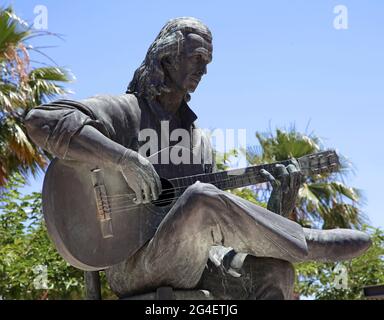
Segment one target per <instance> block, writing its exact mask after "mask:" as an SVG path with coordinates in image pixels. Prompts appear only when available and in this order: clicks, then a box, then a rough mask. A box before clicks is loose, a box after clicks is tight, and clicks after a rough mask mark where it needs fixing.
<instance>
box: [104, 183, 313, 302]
mask: <svg viewBox="0 0 384 320" xmlns="http://www.w3.org/2000/svg"><path fill="white" fill-rule="evenodd" d="M213 245H223V246H227V247H232V248H234V249H235V250H236V251H237V252H245V253H249V254H252V255H255V256H269V257H276V258H281V259H285V260H296V259H298V258H295V256H297V255H300V257H302V256H304V255H305V254H306V243H305V239H304V236H303V232H302V228H301V227H300V226H299V225H298V224H296V223H294V222H291V221H289V220H287V219H285V218H282V217H280V216H278V215H276V214H274V213H272V212H270V211H267V210H265V209H263V208H260V207H259V206H256V205H254V204H251V203H249V202H248V201H246V200H244V199H241V198H238V197H232V195H231V194H229V193H227V192H224V191H221V190H219V189H217V188H216V187H214V186H212V185H209V184H204V183H196V184H194V185H193V186H191V187H189V188H188V189H187V190H186V191H185V192H184V194H183V195H182V196H181V197H180V198H179V199H178V201H177V202H176V203H175V205H174V207H173V208H172V210H171V211H170V212H169V213H168V214H167V216H166V217H165V219H164V220H163V222H162V223H161V225H160V226H159V228H158V230H157V232H156V234H155V235H154V237H153V238H152V239H151V240H150V242H149V243H148V244H146V245H145V246H144V247H142V248H141V249H140V250H139V251H138V252H137V253H136V254H135V255H134V256H133V257H131V258H130V259H128V260H126V261H125V262H123V263H120V264H118V265H116V266H113V267H111V268H110V269H109V270H107V277H108V281H109V283H110V286H111V288H112V290H113V291H115V292H116V293H117V294H120V295H124V294H127V293H134V292H143V291H144V292H145V291H148V290H152V289H155V288H157V287H160V286H172V287H175V288H194V287H195V286H196V284H197V283H198V282H199V280H200V278H201V275H202V273H203V270H204V268H205V266H206V263H207V260H208V255H209V250H210V248H211V246H213Z"/></svg>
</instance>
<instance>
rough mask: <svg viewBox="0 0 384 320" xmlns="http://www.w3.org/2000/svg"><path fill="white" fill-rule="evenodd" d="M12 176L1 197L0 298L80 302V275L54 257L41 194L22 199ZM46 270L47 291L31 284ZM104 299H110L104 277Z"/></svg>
mask: <svg viewBox="0 0 384 320" xmlns="http://www.w3.org/2000/svg"><path fill="white" fill-rule="evenodd" d="M24 183H25V181H24V179H23V177H22V176H20V175H15V176H14V177H13V178H12V179H11V180H10V182H9V183H8V184H7V186H6V188H5V189H4V190H3V191H2V193H1V195H0V296H1V297H2V298H3V299H83V298H84V279H83V272H82V271H80V270H78V269H76V268H74V267H72V266H70V265H69V264H68V263H67V262H65V261H64V260H63V259H62V258H61V257H60V256H59V254H58V253H57V251H56V249H55V248H54V246H53V244H52V242H51V241H50V240H49V238H48V236H47V231H46V227H45V224H44V221H43V219H42V214H41V194H40V193H37V192H34V193H32V194H30V195H22V194H21V193H20V191H19V188H20V187H21V186H23V185H24ZM39 266H46V268H47V287H46V288H43V289H40V288H35V285H34V281H36V280H37V277H38V276H39V274H41V272H39V270H38V268H39ZM103 294H104V298H112V297H114V296H113V294H112V293H111V292H110V291H109V289H108V286H107V284H106V281H105V277H103Z"/></svg>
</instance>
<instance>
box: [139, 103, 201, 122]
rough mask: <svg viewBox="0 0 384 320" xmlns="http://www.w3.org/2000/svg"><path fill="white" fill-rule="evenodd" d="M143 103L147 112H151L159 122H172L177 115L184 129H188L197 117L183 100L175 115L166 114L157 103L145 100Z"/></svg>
mask: <svg viewBox="0 0 384 320" xmlns="http://www.w3.org/2000/svg"><path fill="white" fill-rule="evenodd" d="M145 103H146V105H147V106H148V108H149V110H150V111H151V112H152V114H153V115H154V116H155V117H156V118H158V119H159V120H160V121H161V120H168V121H170V122H171V121H172V119H173V118H174V117H175V116H176V114H177V115H178V117H179V118H180V121H181V125H182V127H183V128H185V129H189V128H190V126H191V125H192V123H193V122H195V121H196V119H197V115H196V114H195V113H194V112H193V111H192V109H191V108H190V107H189V106H188V104H187V103H186V102H185V100H183V101H182V103H181V105H180V108H179V110H178V111H177V112H176V114H173V113H171V112H168V111H167V110H165V109H164V108H163V107H162V105H161V104H160V103H158V102H157V101H151V102H149V101H148V100H147V99H145Z"/></svg>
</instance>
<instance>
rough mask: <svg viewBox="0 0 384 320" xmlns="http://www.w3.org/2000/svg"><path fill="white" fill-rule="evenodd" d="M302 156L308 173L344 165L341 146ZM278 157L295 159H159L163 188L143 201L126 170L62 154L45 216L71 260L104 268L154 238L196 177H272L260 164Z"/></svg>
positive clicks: (47, 188)
mask: <svg viewBox="0 0 384 320" xmlns="http://www.w3.org/2000/svg"><path fill="white" fill-rule="evenodd" d="M162 152H169V150H167V149H163V150H161V151H159V152H158V153H157V154H154V155H152V156H151V157H155V156H156V157H158V156H159V155H160V156H161V153H162ZM151 157H149V158H148V159H149V160H150V161H151ZM297 161H298V164H299V166H300V171H301V173H302V175H304V176H309V175H315V174H322V173H325V172H334V171H337V170H338V168H339V158H338V156H337V154H336V152H335V151H324V152H319V153H315V154H311V155H307V156H304V157H302V158H299V159H297ZM277 163H279V164H283V165H285V166H287V165H289V164H290V163H292V161H291V160H286V161H281V162H276V163H272V164H264V165H256V166H250V167H247V168H244V169H234V170H228V171H221V172H215V173H205V171H204V165H202V164H200V165H199V164H178V165H173V164H171V163H170V164H166V165H161V164H154V167H155V170H156V172H157V173H158V174H159V176H160V178H161V183H162V189H163V192H162V194H161V195H160V197H159V199H157V200H156V201H152V202H151V203H148V204H140V205H137V204H135V203H134V202H133V199H134V197H135V194H134V192H133V190H132V189H131V188H130V187H129V186H128V184H127V182H126V180H125V178H124V176H123V175H122V173H121V172H120V171H118V170H116V169H114V168H112V167H103V168H99V167H95V166H92V165H90V164H87V163H84V162H77V161H70V160H60V159H57V158H56V159H54V160H53V161H52V162H51V164H50V165H49V167H48V170H47V173H46V175H45V179H44V184H43V214H44V219H45V222H46V225H47V229H48V233H49V235H50V237H51V239H52V241H53V242H54V244H55V246H56V249H57V250H58V252H59V254H60V255H61V256H62V257H63V258H64V259H65V260H66V261H67V262H68V263H70V264H71V265H73V266H74V267H76V268H79V269H82V270H86V271H95V270H102V269H105V268H108V267H110V266H112V265H114V264H117V263H119V262H122V261H123V260H124V259H126V258H128V257H130V256H131V255H133V254H134V253H135V252H136V251H137V250H138V249H140V248H141V247H142V246H143V245H144V244H145V243H146V242H147V241H148V240H150V239H151V238H152V237H153V235H154V234H155V232H156V229H157V227H158V226H159V224H160V223H161V221H162V220H163V218H164V217H165V216H166V214H167V213H168V211H169V210H170V209H171V208H172V206H173V204H174V202H175V201H176V200H177V198H179V197H180V196H181V195H182V194H183V192H184V191H185V190H186V189H187V188H188V187H189V186H190V185H192V184H194V183H195V182H196V181H200V182H205V183H211V184H213V185H215V186H216V187H218V188H219V189H221V190H229V189H235V188H239V187H245V186H250V185H255V184H258V183H263V182H266V180H265V178H264V177H263V176H262V175H261V174H260V170H261V169H265V170H267V171H269V172H270V173H271V174H272V175H275V174H276V169H275V166H276V164H277ZM170 166H171V167H170ZM170 169H171V170H170Z"/></svg>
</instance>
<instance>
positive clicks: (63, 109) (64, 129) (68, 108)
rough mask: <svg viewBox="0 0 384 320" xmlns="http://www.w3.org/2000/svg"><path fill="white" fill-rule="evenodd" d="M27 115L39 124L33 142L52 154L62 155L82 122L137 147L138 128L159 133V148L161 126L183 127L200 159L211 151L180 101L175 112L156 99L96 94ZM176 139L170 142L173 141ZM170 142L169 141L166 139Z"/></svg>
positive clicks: (194, 116) (49, 106)
mask: <svg viewBox="0 0 384 320" xmlns="http://www.w3.org/2000/svg"><path fill="white" fill-rule="evenodd" d="M33 113H34V116H33V117H32V118H30V119H29V121H30V122H31V121H32V122H33V123H31V125H32V126H33V127H38V128H41V129H43V130H39V135H38V136H34V137H33V138H34V140H38V141H35V142H39V143H38V144H39V145H41V146H44V149H46V150H47V151H49V152H50V153H52V154H53V155H55V156H57V157H59V158H62V159H65V156H66V154H67V151H68V147H69V144H70V140H71V138H72V136H73V135H75V134H76V133H77V132H79V131H80V130H81V128H82V127H83V126H85V125H91V126H93V127H94V128H96V129H97V130H99V131H100V132H101V133H102V134H104V135H105V136H107V137H108V138H110V139H111V140H113V141H115V142H117V143H119V144H121V145H122V146H124V147H126V148H129V149H132V150H135V151H138V150H139V148H140V146H142V145H143V144H144V143H145V141H142V140H141V139H139V135H140V132H143V130H144V129H152V130H154V131H155V132H156V134H157V136H158V144H159V146H158V150H160V149H161V145H160V144H161V137H163V136H164V132H163V135H162V129H163V131H164V128H167V130H168V128H169V130H168V131H169V132H168V133H171V132H172V131H173V130H175V129H184V130H186V132H188V133H189V137H190V146H191V148H192V147H196V148H201V150H202V152H201V155H202V158H203V159H202V163H204V158H206V156H205V155H207V154H210V155H212V149H211V145H210V142H209V139H208V137H207V136H206V135H205V134H204V132H203V130H199V129H198V128H197V127H196V125H195V120H196V119H197V116H196V114H195V113H194V112H193V111H192V110H191V109H190V108H189V106H188V105H187V104H186V103H185V102H183V103H182V104H181V106H180V108H179V110H178V111H177V112H176V113H174V114H173V113H170V112H167V111H166V110H165V109H164V108H162V107H161V105H160V104H158V103H148V102H147V101H146V100H145V99H142V98H138V97H136V96H135V95H134V94H122V95H117V96H108V95H102V96H95V97H92V98H88V99H85V100H81V101H74V100H58V101H55V102H52V103H47V104H43V105H41V106H38V107H36V108H34V109H33ZM175 143H176V142H173V144H175ZM169 144H170V145H172V141H170V143H169Z"/></svg>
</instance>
